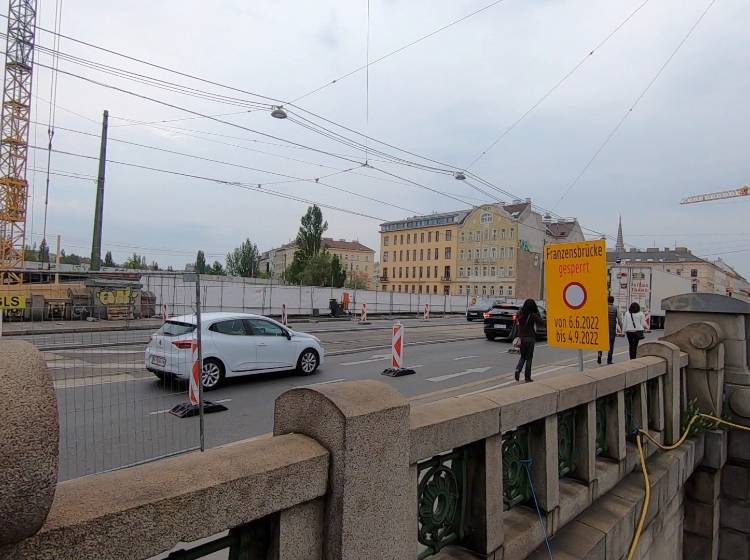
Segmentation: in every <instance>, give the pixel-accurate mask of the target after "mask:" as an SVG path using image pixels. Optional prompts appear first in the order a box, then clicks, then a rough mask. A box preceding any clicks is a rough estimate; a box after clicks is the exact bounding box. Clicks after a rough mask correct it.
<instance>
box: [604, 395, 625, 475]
mask: <svg viewBox="0 0 750 560" xmlns="http://www.w3.org/2000/svg"><path fill="white" fill-rule="evenodd" d="M607 457H609V458H610V459H614V460H615V461H617V462H618V463H619V465H620V475H621V476H622V475H623V474H624V472H625V458H626V457H627V446H626V444H625V393H624V392H623V391H617V393H615V394H614V395H612V397H610V400H609V402H608V403H607Z"/></svg>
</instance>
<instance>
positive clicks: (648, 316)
mask: <svg viewBox="0 0 750 560" xmlns="http://www.w3.org/2000/svg"><path fill="white" fill-rule="evenodd" d="M644 322H645V323H646V332H651V313H649V312H648V311H646V318H645V321H644Z"/></svg>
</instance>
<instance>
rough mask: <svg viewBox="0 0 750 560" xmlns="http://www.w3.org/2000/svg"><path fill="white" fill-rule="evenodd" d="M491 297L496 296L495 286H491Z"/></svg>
mask: <svg viewBox="0 0 750 560" xmlns="http://www.w3.org/2000/svg"><path fill="white" fill-rule="evenodd" d="M490 295H491V296H494V295H495V286H490Z"/></svg>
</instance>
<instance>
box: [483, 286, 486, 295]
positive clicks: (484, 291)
mask: <svg viewBox="0 0 750 560" xmlns="http://www.w3.org/2000/svg"><path fill="white" fill-rule="evenodd" d="M482 295H483V296H486V295H487V286H482Z"/></svg>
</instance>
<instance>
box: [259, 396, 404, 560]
mask: <svg viewBox="0 0 750 560" xmlns="http://www.w3.org/2000/svg"><path fill="white" fill-rule="evenodd" d="M292 432H295V433H301V434H304V435H307V436H309V437H312V438H314V439H315V440H317V441H318V442H319V443H320V444H321V445H323V446H324V447H325V448H326V449H328V451H329V452H330V454H331V467H330V469H329V489H328V495H327V498H326V507H325V525H324V526H325V543H326V544H325V551H324V554H325V555H324V557H325V559H326V560H343V559H348V558H378V559H383V560H387V559H392V560H401V559H402V558H411V557H413V556H414V555H415V551H416V538H417V535H416V532H413V531H412V529H413V526H414V520H413V519H411V516H412V515H413V510H414V508H413V506H414V504H415V503H416V500H417V496H416V495H415V494H414V481H412V480H411V479H410V469H409V449H410V432H409V404H408V403H407V402H406V400H405V399H404V397H403V396H402V395H401V394H400V393H398V392H397V391H396V390H395V389H393V388H391V387H390V386H388V385H386V384H384V383H381V382H379V381H352V382H342V383H331V384H326V385H311V386H309V387H300V388H297V389H291V390H289V391H287V392H286V393H284V394H282V395H281V396H280V397H279V398H278V399H276V407H275V411H274V435H281V434H286V433H292ZM412 474H413V473H412Z"/></svg>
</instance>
